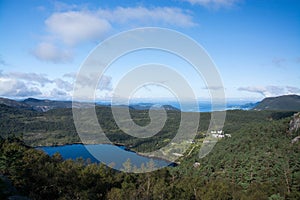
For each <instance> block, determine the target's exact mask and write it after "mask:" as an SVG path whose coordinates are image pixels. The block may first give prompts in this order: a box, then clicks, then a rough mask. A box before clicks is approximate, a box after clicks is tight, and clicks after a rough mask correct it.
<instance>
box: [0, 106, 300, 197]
mask: <svg viewBox="0 0 300 200" xmlns="http://www.w3.org/2000/svg"><path fill="white" fill-rule="evenodd" d="M28 115H30V114H28ZM286 115H288V113H273V112H243V111H232V112H229V115H228V118H229V119H230V120H228V121H227V122H226V125H225V129H226V131H230V133H231V135H232V137H231V138H226V139H222V140H220V141H219V142H218V143H217V144H216V146H215V148H214V149H213V151H212V152H211V153H210V154H209V155H208V156H206V157H205V158H203V159H199V157H198V150H199V149H197V148H195V149H194V150H193V151H192V152H191V154H189V155H185V158H184V159H182V160H181V164H180V165H178V166H177V167H168V168H164V169H161V170H158V171H154V172H151V173H145V174H130V173H123V172H118V171H114V170H112V169H110V168H108V167H105V166H103V165H96V164H87V163H88V162H84V161H82V160H77V161H71V160H66V161H64V160H62V158H61V157H60V156H59V155H58V154H56V155H54V156H53V157H49V156H47V155H46V154H45V153H43V152H41V151H38V150H35V149H32V148H30V147H28V146H26V145H24V143H23V142H22V141H20V140H18V139H14V138H10V139H2V140H1V142H0V147H1V152H0V173H1V174H2V178H1V180H2V181H1V183H0V188H1V194H0V195H1V198H2V197H3V198H5V197H8V196H10V195H13V194H20V195H24V196H27V197H30V198H32V199H299V198H300V192H299V191H300V187H299V186H300V173H299V171H300V170H299V167H300V161H299V151H300V143H299V142H296V143H291V140H292V139H293V138H294V137H295V136H297V135H299V134H300V132H299V130H293V131H289V126H290V125H289V124H290V123H289V122H290V120H291V117H290V116H288V117H287V116H286ZM195 162H198V163H199V165H194V164H195ZM125 166H126V167H130V165H128V163H127V164H126V165H124V167H125ZM6 179H9V180H11V183H12V186H13V187H14V188H15V189H16V191H13V190H9V184H8V182H7V181H5V180H6Z"/></svg>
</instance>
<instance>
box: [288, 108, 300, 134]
mask: <svg viewBox="0 0 300 200" xmlns="http://www.w3.org/2000/svg"><path fill="white" fill-rule="evenodd" d="M299 129H300V112H298V113H295V114H294V116H293V119H292V120H291V121H290V128H289V132H290V133H292V132H296V131H298V130H299Z"/></svg>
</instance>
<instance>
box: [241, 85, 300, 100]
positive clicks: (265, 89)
mask: <svg viewBox="0 0 300 200" xmlns="http://www.w3.org/2000/svg"><path fill="white" fill-rule="evenodd" d="M238 90H239V91H246V92H251V93H257V94H261V95H262V96H264V97H273V96H279V95H286V94H300V88H297V87H292V86H274V85H269V86H249V87H240V88H238Z"/></svg>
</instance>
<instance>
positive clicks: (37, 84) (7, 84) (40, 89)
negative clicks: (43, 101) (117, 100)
mask: <svg viewBox="0 0 300 200" xmlns="http://www.w3.org/2000/svg"><path fill="white" fill-rule="evenodd" d="M73 74H75V73H72V76H71V74H66V75H64V76H63V78H55V79H49V78H47V76H46V75H44V74H37V73H21V72H10V73H3V72H1V71H0V96H4V97H12V98H25V97H39V98H51V99H71V98H72V92H73V84H74V80H75V78H76V76H75V75H74V76H73ZM93 78H97V77H95V76H90V77H88V76H87V77H84V80H82V82H80V80H79V85H82V86H84V85H86V84H88V83H89V82H91V79H93ZM111 90H112V84H111V77H109V76H102V77H101V79H100V81H99V86H98V88H97V90H96V92H97V93H98V94H100V95H101V94H102V93H103V92H105V94H106V93H107V92H111Z"/></svg>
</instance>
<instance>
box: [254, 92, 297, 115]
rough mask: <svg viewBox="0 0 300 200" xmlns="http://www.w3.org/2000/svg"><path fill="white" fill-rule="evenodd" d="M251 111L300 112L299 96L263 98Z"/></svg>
mask: <svg viewBox="0 0 300 200" xmlns="http://www.w3.org/2000/svg"><path fill="white" fill-rule="evenodd" d="M253 109H255V110H285V111H288V110H289V111H300V96H298V95H284V96H278V97H269V98H265V99H263V100H262V101H261V102H259V103H258V104H257V105H256V106H255V107H254V108H253Z"/></svg>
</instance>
